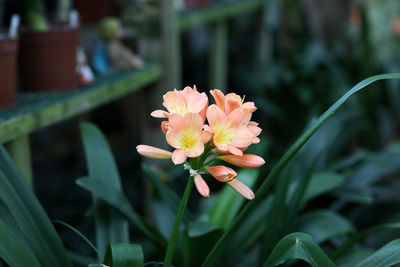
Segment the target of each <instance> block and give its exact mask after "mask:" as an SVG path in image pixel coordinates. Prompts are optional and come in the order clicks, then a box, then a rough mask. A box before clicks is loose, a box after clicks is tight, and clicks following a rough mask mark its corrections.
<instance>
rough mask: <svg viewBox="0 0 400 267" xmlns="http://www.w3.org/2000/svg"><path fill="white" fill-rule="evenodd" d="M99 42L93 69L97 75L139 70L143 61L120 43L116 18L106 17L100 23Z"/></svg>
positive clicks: (119, 24) (120, 31) (119, 32)
mask: <svg viewBox="0 0 400 267" xmlns="http://www.w3.org/2000/svg"><path fill="white" fill-rule="evenodd" d="M99 33H100V37H101V39H102V40H101V41H100V42H99V43H98V44H97V45H96V47H95V51H94V55H93V67H94V69H95V70H96V72H98V73H99V74H106V73H108V72H110V71H121V70H128V69H135V68H140V67H142V66H143V64H144V62H143V60H142V59H141V58H140V57H139V56H137V55H135V54H134V53H133V52H132V51H131V50H130V49H129V48H127V47H126V46H124V45H123V44H122V42H121V41H120V38H121V37H122V34H123V30H122V25H121V22H120V20H119V19H118V18H115V17H107V18H104V19H103V20H102V21H101V22H100V26H99Z"/></svg>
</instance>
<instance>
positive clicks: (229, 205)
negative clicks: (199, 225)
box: [209, 169, 259, 229]
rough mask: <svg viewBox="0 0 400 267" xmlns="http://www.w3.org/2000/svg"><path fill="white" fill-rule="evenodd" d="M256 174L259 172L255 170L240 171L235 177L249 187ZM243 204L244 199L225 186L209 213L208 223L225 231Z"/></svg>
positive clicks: (254, 180)
mask: <svg viewBox="0 0 400 267" xmlns="http://www.w3.org/2000/svg"><path fill="white" fill-rule="evenodd" d="M258 174H259V171H258V170H256V169H241V170H240V171H239V172H238V176H237V177H238V178H239V179H240V181H242V182H243V183H245V184H246V185H247V186H249V187H251V186H252V185H253V184H254V183H255V182H256V179H257V177H258ZM244 202H245V199H244V198H243V197H242V196H240V195H239V194H238V193H236V192H235V191H234V190H233V189H232V188H231V187H230V186H225V188H223V189H222V190H221V192H220V193H219V194H218V196H217V197H216V199H215V201H214V203H213V206H212V207H211V209H210V211H209V217H210V221H211V222H212V223H213V224H215V225H217V226H219V227H221V228H222V229H227V228H228V226H229V225H230V223H231V222H232V220H233V218H234V217H235V215H236V214H237V213H238V211H239V209H240V207H241V206H242V205H243V203H244Z"/></svg>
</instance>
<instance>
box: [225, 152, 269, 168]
mask: <svg viewBox="0 0 400 267" xmlns="http://www.w3.org/2000/svg"><path fill="white" fill-rule="evenodd" d="M219 158H220V159H222V160H223V161H226V162H228V163H230V164H232V165H235V166H238V167H243V168H249V169H255V168H259V167H261V166H262V165H264V163H265V161H264V159H263V158H262V157H259V156H257V155H252V154H244V155H243V156H237V155H224V156H221V157H219Z"/></svg>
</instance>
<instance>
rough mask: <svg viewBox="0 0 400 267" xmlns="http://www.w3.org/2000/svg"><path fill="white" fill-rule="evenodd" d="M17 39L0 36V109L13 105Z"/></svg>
mask: <svg viewBox="0 0 400 267" xmlns="http://www.w3.org/2000/svg"><path fill="white" fill-rule="evenodd" d="M17 50H18V40H17V39H10V38H3V39H2V38H0V81H1V86H0V109H5V108H10V107H13V106H14V105H15V99H16V97H15V95H16V93H15V92H16V71H17Z"/></svg>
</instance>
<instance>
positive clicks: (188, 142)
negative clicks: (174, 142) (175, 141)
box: [179, 129, 198, 150]
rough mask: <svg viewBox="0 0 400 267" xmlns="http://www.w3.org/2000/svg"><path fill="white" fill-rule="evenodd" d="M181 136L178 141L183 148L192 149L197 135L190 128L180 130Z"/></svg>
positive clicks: (196, 140)
mask: <svg viewBox="0 0 400 267" xmlns="http://www.w3.org/2000/svg"><path fill="white" fill-rule="evenodd" d="M181 136H182V137H181V138H180V140H179V143H180V145H181V148H182V149H184V150H186V149H192V148H193V147H194V146H195V145H196V143H197V142H198V136H197V135H196V134H195V132H193V130H192V129H189V130H186V131H181Z"/></svg>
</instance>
